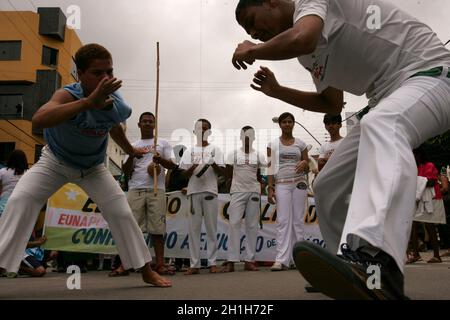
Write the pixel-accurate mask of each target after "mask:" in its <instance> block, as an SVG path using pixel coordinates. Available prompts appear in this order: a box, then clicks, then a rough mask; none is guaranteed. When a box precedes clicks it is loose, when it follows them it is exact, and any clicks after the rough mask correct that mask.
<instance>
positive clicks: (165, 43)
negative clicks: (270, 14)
mask: <svg viewBox="0 0 450 320" xmlns="http://www.w3.org/2000/svg"><path fill="white" fill-rule="evenodd" d="M392 2H394V3H396V4H397V5H398V6H399V7H401V8H403V9H405V10H406V11H408V12H409V13H411V14H412V15H414V16H415V17H417V18H419V19H420V20H422V21H424V22H425V23H427V24H428V25H430V26H431V27H432V28H433V30H435V32H436V33H437V35H438V36H439V38H440V39H441V40H442V41H443V42H446V41H447V40H449V39H450V28H449V24H448V21H449V20H448V13H449V12H450V0H421V1H416V0H392ZM236 3H237V0H96V1H91V0H62V1H57V0H0V10H21V11H22V10H31V11H36V8H37V7H50V6H51V7H55V6H57V7H61V8H62V10H63V11H64V12H66V15H67V16H70V13H69V12H67V10H68V8H69V7H70V6H71V5H76V6H78V7H79V8H80V12H81V19H80V22H81V28H80V29H79V30H77V33H78V35H79V36H80V38H81V40H82V42H83V43H90V42H98V43H100V44H102V45H104V46H106V47H107V48H108V49H109V50H110V51H111V53H112V55H113V59H114V65H115V74H116V76H117V77H118V78H120V79H122V80H123V81H124V86H123V88H122V89H121V92H122V94H123V95H124V96H125V98H126V99H127V100H128V101H129V102H130V104H131V105H132V106H133V115H132V116H131V118H130V119H129V121H128V136H129V138H130V140H135V139H137V138H138V137H139V131H138V128H137V125H136V123H137V119H138V117H139V115H140V113H142V112H144V111H154V108H155V87H156V42H157V41H159V43H160V57H161V67H160V72H161V74H160V103H159V110H160V111H159V126H160V131H159V133H160V136H161V137H165V138H167V139H169V140H171V141H172V142H173V143H177V142H180V140H179V139H178V138H177V137H176V136H177V135H176V132H181V131H180V129H185V130H189V131H192V127H193V123H194V121H195V120H196V119H198V118H200V117H202V118H207V119H209V120H210V121H211V122H212V125H213V130H214V129H216V132H217V131H220V132H221V133H225V132H226V130H227V129H228V130H230V129H239V128H241V127H242V126H244V125H252V126H253V127H255V128H257V129H261V132H264V130H266V131H267V130H277V125H275V124H273V123H272V121H271V118H272V117H273V116H276V115H279V114H280V113H282V112H284V111H290V112H293V113H294V115H295V116H296V118H297V120H298V121H300V122H301V123H302V124H303V125H304V126H305V127H306V128H307V129H309V131H311V132H312V133H313V134H314V136H316V138H317V139H318V140H319V141H324V140H325V139H326V135H325V130H324V129H323V125H322V123H321V119H322V115H319V114H314V113H310V112H303V111H301V110H300V109H297V108H295V107H291V106H289V105H287V104H284V103H282V102H280V101H278V100H275V99H271V98H268V97H266V96H264V95H263V94H261V93H259V92H256V91H254V90H252V89H251V88H250V86H249V85H250V83H251V80H252V75H253V73H254V72H255V71H256V70H257V69H258V66H259V65H265V66H268V67H270V68H271V69H273V71H274V72H275V74H276V75H277V78H278V80H279V82H280V83H281V84H283V85H287V86H292V87H295V88H298V89H301V90H314V86H313V85H312V81H311V78H310V75H309V74H308V73H307V72H305V71H304V70H303V68H302V67H301V66H300V65H299V64H298V62H297V60H295V59H294V60H290V61H277V62H263V63H256V64H255V65H253V66H252V67H250V69H248V70H247V71H238V70H236V69H234V67H233V66H232V64H231V56H232V53H233V51H234V49H235V47H236V45H237V44H238V43H239V42H241V41H243V40H246V39H248V37H247V35H246V33H245V32H244V30H243V29H241V28H240V27H239V26H238V24H237V23H236V22H235V19H234V9H235V5H236ZM345 99H346V101H347V105H346V109H345V111H346V112H351V111H357V110H359V109H361V108H362V107H364V106H365V105H366V99H365V98H364V97H356V96H352V95H346V97H345ZM176 129H179V130H178V131H175V133H174V130H176ZM217 129H219V130H217ZM342 131H343V133H344V134H345V129H344V130H342ZM295 135H297V136H298V137H300V138H302V139H303V140H305V141H306V142H307V143H311V144H313V145H314V146H317V143H315V142H314V140H313V139H312V138H311V137H309V136H308V134H307V133H306V132H305V131H304V130H303V129H302V128H300V127H298V128H296V131H295ZM177 140H178V141H177ZM260 140H264V138H263V137H261V139H260ZM259 142H260V144H264V143H265V141H259Z"/></svg>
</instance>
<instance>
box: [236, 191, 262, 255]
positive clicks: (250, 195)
mask: <svg viewBox="0 0 450 320" xmlns="http://www.w3.org/2000/svg"><path fill="white" fill-rule="evenodd" d="M244 214H245V237H246V242H247V243H246V246H245V256H244V261H247V262H254V261H255V254H256V237H257V233H258V225H259V218H260V215H261V195H260V194H259V193H255V192H235V193H232V194H231V201H230V206H229V207H228V215H229V217H230V218H229V222H228V261H231V262H239V261H240V256H241V221H242V218H243V216H244Z"/></svg>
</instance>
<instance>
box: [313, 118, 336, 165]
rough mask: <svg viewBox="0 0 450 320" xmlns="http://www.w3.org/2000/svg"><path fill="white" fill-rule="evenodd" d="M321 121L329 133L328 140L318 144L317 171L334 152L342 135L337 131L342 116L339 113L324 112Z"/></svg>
mask: <svg viewBox="0 0 450 320" xmlns="http://www.w3.org/2000/svg"><path fill="white" fill-rule="evenodd" d="M323 123H324V125H325V129H327V131H328V133H329V134H330V141H328V142H325V143H324V144H322V145H321V146H320V150H319V159H318V166H319V171H320V170H322V168H323V166H324V165H325V164H326V163H327V161H328V159H330V157H331V154H332V153H333V152H334V150H336V148H337V147H338V146H339V144H340V143H341V141H342V136H341V134H340V132H339V130H340V129H341V128H342V117H341V115H340V114H339V115H331V114H325V116H324V117H323Z"/></svg>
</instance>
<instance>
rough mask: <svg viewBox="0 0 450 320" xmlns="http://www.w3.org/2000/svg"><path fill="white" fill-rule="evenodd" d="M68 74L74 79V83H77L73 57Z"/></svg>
mask: <svg viewBox="0 0 450 320" xmlns="http://www.w3.org/2000/svg"><path fill="white" fill-rule="evenodd" d="M70 74H71V75H72V78H74V79H75V81H78V72H77V65H76V64H75V61H74V58H73V57H72V63H71V66H70Z"/></svg>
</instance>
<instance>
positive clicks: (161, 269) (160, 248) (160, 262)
mask: <svg viewBox="0 0 450 320" xmlns="http://www.w3.org/2000/svg"><path fill="white" fill-rule="evenodd" d="M145 199H146V203H147V230H148V232H149V233H150V235H151V237H152V242H153V249H154V250H155V259H156V272H158V273H159V274H173V272H170V271H169V270H168V269H167V268H166V267H165V263H164V234H165V233H166V193H165V191H164V190H158V192H157V194H156V195H155V193H154V191H153V190H148V191H147V192H146V197H145Z"/></svg>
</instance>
